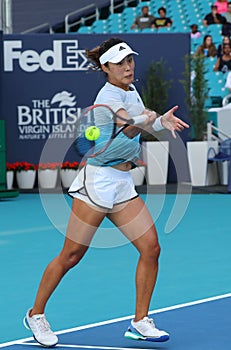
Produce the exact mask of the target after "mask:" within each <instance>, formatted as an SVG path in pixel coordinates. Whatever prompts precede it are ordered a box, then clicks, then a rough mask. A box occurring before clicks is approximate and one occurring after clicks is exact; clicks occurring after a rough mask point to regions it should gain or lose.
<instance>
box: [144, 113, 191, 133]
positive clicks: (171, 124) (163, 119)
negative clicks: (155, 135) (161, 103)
mask: <svg viewBox="0 0 231 350" xmlns="http://www.w3.org/2000/svg"><path fill="white" fill-rule="evenodd" d="M177 109H178V106H174V107H173V108H171V109H170V110H169V111H167V112H166V113H164V114H163V115H159V114H158V113H156V112H154V113H155V114H156V119H155V121H154V123H153V124H152V128H153V129H154V130H155V131H160V130H163V129H167V130H169V131H171V133H172V135H173V137H174V138H176V133H175V131H183V130H184V128H189V125H188V124H187V123H185V122H184V121H183V120H182V119H180V118H178V117H176V116H175V115H174V113H175V112H176V111H177ZM148 130H149V131H151V129H150V126H149V128H148V129H147V131H148Z"/></svg>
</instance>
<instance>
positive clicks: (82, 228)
mask: <svg viewBox="0 0 231 350" xmlns="http://www.w3.org/2000/svg"><path fill="white" fill-rule="evenodd" d="M104 217H105V212H103V211H100V210H99V209H97V208H94V207H93V206H89V205H88V204H86V203H84V202H83V201H81V200H79V199H77V198H74V200H73V206H72V212H71V215H70V219H69V223H68V227H67V233H66V238H65V242H64V246H63V249H62V251H61V252H60V254H59V255H58V256H57V257H56V258H55V259H54V260H52V261H51V262H50V264H49V265H48V266H47V268H46V270H45V272H44V274H43V277H42V279H41V282H40V286H39V289H38V292H37V295H36V299H35V303H34V306H33V308H32V309H30V310H29V311H28V313H27V316H26V318H25V325H27V326H28V327H29V328H30V329H31V330H32V332H33V334H34V337H35V338H36V340H37V341H38V342H39V343H41V344H42V345H45V346H51V345H55V344H56V343H57V341H58V339H57V337H56V336H55V335H54V333H53V332H52V331H51V330H50V326H49V324H47V321H46V319H45V316H44V309H45V306H46V303H47V301H48V299H49V298H50V296H51V294H52V293H53V291H54V290H55V288H56V287H57V285H58V284H59V282H60V281H61V279H62V277H63V276H64V275H65V274H66V272H67V271H68V270H70V269H71V268H72V267H74V266H75V265H76V264H77V263H78V262H79V261H80V260H81V258H82V257H83V256H84V254H85V253H86V251H87V249H88V247H89V245H90V242H91V240H92V238H93V236H94V233H95V231H96V230H97V228H98V226H99V225H100V223H101V221H102V220H103V218H104ZM41 322H42V323H43V324H45V325H46V327H45V328H46V332H45V334H44V332H43V328H44V327H43V325H41Z"/></svg>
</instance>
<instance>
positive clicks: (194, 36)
mask: <svg viewBox="0 0 231 350" xmlns="http://www.w3.org/2000/svg"><path fill="white" fill-rule="evenodd" d="M190 28H191V39H197V38H200V37H201V32H200V31H199V30H198V25H197V24H192V25H191V26H190Z"/></svg>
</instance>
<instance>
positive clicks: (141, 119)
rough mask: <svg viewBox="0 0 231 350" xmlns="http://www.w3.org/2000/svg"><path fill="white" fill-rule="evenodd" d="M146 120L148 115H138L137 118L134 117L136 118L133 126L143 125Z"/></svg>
mask: <svg viewBox="0 0 231 350" xmlns="http://www.w3.org/2000/svg"><path fill="white" fill-rule="evenodd" d="M146 119H147V115H146V114H141V115H137V116H136V117H134V118H133V119H132V121H133V125H136V124H141V123H143V122H144V121H145V120H146Z"/></svg>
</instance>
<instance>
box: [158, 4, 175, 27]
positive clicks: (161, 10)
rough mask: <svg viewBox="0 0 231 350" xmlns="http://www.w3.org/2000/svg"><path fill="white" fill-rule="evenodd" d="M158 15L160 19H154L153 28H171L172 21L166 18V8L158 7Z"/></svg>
mask: <svg viewBox="0 0 231 350" xmlns="http://www.w3.org/2000/svg"><path fill="white" fill-rule="evenodd" d="M158 14H159V16H160V17H156V18H155V19H154V21H153V24H154V28H160V27H162V28H163V27H171V26H172V20H171V18H169V17H166V14H167V11H166V8H164V7H160V8H159V9H158Z"/></svg>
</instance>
